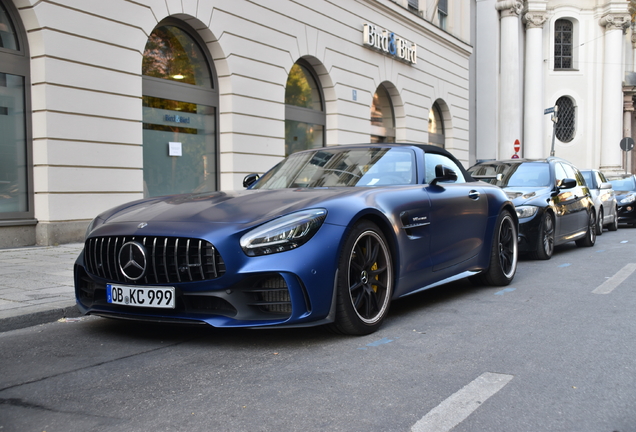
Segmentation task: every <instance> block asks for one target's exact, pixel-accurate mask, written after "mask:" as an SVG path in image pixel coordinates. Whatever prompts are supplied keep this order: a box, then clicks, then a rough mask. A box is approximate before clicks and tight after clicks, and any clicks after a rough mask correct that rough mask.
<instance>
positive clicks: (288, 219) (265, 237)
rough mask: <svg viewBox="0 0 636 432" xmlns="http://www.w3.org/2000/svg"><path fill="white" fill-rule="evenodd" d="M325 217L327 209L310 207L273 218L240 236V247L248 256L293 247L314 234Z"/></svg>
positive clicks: (267, 253)
mask: <svg viewBox="0 0 636 432" xmlns="http://www.w3.org/2000/svg"><path fill="white" fill-rule="evenodd" d="M326 217H327V210H325V209H312V210H304V211H300V212H297V213H291V214H288V215H286V216H283V217H280V218H278V219H274V220H273V221H271V222H268V223H266V224H264V225H261V226H259V227H258V228H255V229H253V230H252V231H250V232H248V233H247V234H245V235H244V236H243V237H241V242H240V243H241V248H242V249H243V252H245V253H246V254H247V255H249V256H259V255H269V254H274V253H278V252H285V251H288V250H291V249H295V248H297V247H299V246H301V245H303V244H305V243H307V242H308V241H309V239H311V238H312V237H313V235H314V234H316V231H318V228H320V226H321V225H322V223H323V222H324V220H325V218H326Z"/></svg>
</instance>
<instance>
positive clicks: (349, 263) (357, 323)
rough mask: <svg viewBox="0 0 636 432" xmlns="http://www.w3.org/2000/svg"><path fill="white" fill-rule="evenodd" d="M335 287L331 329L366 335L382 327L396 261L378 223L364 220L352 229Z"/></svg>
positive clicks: (342, 255)
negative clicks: (333, 317)
mask: <svg viewBox="0 0 636 432" xmlns="http://www.w3.org/2000/svg"><path fill="white" fill-rule="evenodd" d="M336 291H337V292H336V295H337V298H336V308H337V309H336V320H335V322H334V323H333V324H332V325H331V329H332V330H335V331H337V332H339V333H344V334H350V335H365V334H369V333H373V332H374V331H376V330H377V329H378V328H380V325H381V324H382V321H383V320H384V318H385V316H386V315H387V312H388V310H389V304H390V302H391V295H392V293H393V263H392V260H391V252H390V251H389V247H388V245H387V242H386V240H385V238H384V235H383V234H382V232H381V231H380V229H379V228H378V227H377V226H376V225H375V224H373V223H371V222H369V221H362V222H360V223H358V224H356V225H355V226H354V227H353V229H352V230H351V232H350V233H349V236H348V237H347V240H346V241H345V245H344V247H343V249H342V252H341V254H340V262H339V264H338V281H337V287H336Z"/></svg>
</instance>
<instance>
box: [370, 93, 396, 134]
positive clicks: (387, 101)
mask: <svg viewBox="0 0 636 432" xmlns="http://www.w3.org/2000/svg"><path fill="white" fill-rule="evenodd" d="M371 142H372V143H384V142H395V113H394V110H393V102H392V101H391V95H390V94H389V91H388V89H387V88H386V86H385V85H384V84H380V85H379V86H378V88H377V90H376V91H375V94H374V95H373V102H372V103H371Z"/></svg>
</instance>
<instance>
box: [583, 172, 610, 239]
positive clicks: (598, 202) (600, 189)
mask: <svg viewBox="0 0 636 432" xmlns="http://www.w3.org/2000/svg"><path fill="white" fill-rule="evenodd" d="M581 174H583V177H585V183H587V188H588V189H589V190H590V194H591V195H592V199H593V200H594V208H595V209H596V210H597V212H598V215H597V216H598V217H597V218H596V220H597V223H596V234H597V235H601V234H603V228H604V227H607V229H609V230H610V231H616V230H617V229H618V207H617V204H616V196H615V194H614V189H612V184H611V183H610V182H609V181H608V180H607V178H605V176H604V175H603V173H602V172H600V171H599V170H596V169H590V170H581Z"/></svg>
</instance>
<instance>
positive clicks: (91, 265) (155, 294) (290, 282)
mask: <svg viewBox="0 0 636 432" xmlns="http://www.w3.org/2000/svg"><path fill="white" fill-rule="evenodd" d="M245 186H246V187H247V189H246V190H243V191H232V192H200V193H191V194H184V195H173V196H164V197H156V198H148V199H143V200H139V201H134V202H131V203H128V204H124V205H121V206H119V207H116V208H114V209H111V210H108V211H106V212H104V213H102V214H100V215H99V216H97V217H96V218H95V219H94V220H93V221H92V222H91V224H90V226H89V228H88V230H87V234H86V241H85V246H84V250H83V251H82V253H81V254H80V256H79V257H78V259H77V262H76V264H75V293H76V298H77V304H78V306H79V308H80V310H81V311H82V312H83V313H85V314H92V315H100V316H105V317H115V318H124V319H134V320H149V321H157V322H180V323H207V324H210V325H212V326H215V327H263V326H278V327H287V326H310V325H311V326H314V325H323V324H326V325H328V326H329V327H330V328H331V329H332V330H334V331H336V332H339V333H344V334H354V335H363V334H368V333H371V332H373V331H375V330H377V329H378V328H379V327H380V325H381V324H382V321H383V320H384V318H385V317H386V315H387V312H388V310H389V304H390V302H391V300H393V299H397V298H400V297H404V296H406V295H409V294H413V293H415V292H418V291H422V290H425V289H427V288H431V287H434V286H438V285H440V284H443V283H446V282H450V281H454V280H457V279H460V278H464V277H471V278H472V280H473V281H475V282H478V283H482V284H490V285H507V284H509V283H510V282H511V281H512V279H513V277H514V275H515V272H516V268H517V232H518V221H517V216H516V212H515V208H514V206H513V205H512V203H511V202H510V201H509V200H508V198H507V196H506V194H505V193H504V192H503V191H502V190H501V189H500V188H499V187H497V186H493V185H490V184H488V183H485V182H480V181H475V180H474V179H473V178H472V177H471V176H470V174H468V173H467V172H466V170H465V169H464V168H463V167H462V165H461V163H460V162H458V161H457V160H456V159H455V158H454V157H453V156H452V155H451V154H450V153H449V152H447V151H445V150H443V149H441V148H438V147H434V146H426V145H408V144H359V145H349V146H333V147H324V148H318V149H314V150H307V151H302V152H298V153H294V154H292V155H291V156H289V157H287V158H286V159H284V160H283V161H282V162H280V163H279V164H278V165H276V166H275V167H274V168H272V169H271V170H270V171H268V172H267V173H265V174H264V175H263V176H262V177H260V178H259V177H258V176H257V175H249V176H247V177H246V178H245Z"/></svg>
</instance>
